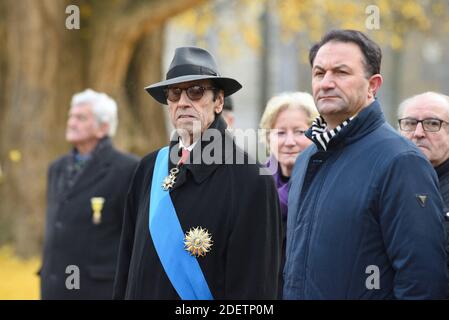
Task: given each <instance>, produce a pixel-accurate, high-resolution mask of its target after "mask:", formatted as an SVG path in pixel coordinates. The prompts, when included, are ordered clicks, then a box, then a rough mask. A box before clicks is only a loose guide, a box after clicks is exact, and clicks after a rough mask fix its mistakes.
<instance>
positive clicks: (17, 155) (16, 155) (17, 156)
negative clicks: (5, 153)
mask: <svg viewBox="0 0 449 320" xmlns="http://www.w3.org/2000/svg"><path fill="white" fill-rule="evenodd" d="M9 160H11V161H12V162H19V161H20V160H22V153H21V152H20V151H19V150H17V149H14V150H10V151H9Z"/></svg>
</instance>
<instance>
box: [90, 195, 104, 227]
mask: <svg viewBox="0 0 449 320" xmlns="http://www.w3.org/2000/svg"><path fill="white" fill-rule="evenodd" d="M90 204H91V206H92V211H93V213H92V222H93V223H94V224H99V223H100V222H101V210H103V204H104V198H103V197H93V198H91V199H90Z"/></svg>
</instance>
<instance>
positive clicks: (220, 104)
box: [214, 90, 224, 114]
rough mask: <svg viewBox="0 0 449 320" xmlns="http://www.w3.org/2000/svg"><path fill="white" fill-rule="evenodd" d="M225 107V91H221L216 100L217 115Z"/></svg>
mask: <svg viewBox="0 0 449 320" xmlns="http://www.w3.org/2000/svg"><path fill="white" fill-rule="evenodd" d="M223 105H224V91H223V90H220V92H219V93H218V95H217V98H216V99H215V105H214V111H215V113H216V114H218V113H220V112H221V111H222V110H223Z"/></svg>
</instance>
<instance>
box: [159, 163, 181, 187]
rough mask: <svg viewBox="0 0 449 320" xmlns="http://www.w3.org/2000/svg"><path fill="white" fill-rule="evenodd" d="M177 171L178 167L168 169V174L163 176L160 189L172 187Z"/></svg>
mask: <svg viewBox="0 0 449 320" xmlns="http://www.w3.org/2000/svg"><path fill="white" fill-rule="evenodd" d="M178 172H179V169H178V168H172V169H171V170H170V174H169V175H168V176H166V177H165V179H164V182H163V183H162V189H163V190H164V191H168V190H170V189H171V188H173V186H174V185H175V183H176V175H177V174H178Z"/></svg>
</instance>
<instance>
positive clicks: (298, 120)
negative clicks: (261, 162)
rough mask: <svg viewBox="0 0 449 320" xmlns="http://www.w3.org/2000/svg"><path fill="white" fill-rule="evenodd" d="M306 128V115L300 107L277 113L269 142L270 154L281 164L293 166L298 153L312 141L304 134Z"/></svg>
mask: <svg viewBox="0 0 449 320" xmlns="http://www.w3.org/2000/svg"><path fill="white" fill-rule="evenodd" d="M308 128H309V126H308V124H307V115H306V113H305V112H304V111H302V110H300V109H297V108H287V109H285V110H282V111H281V112H280V113H279V114H278V116H277V118H276V121H275V123H274V125H273V128H272V130H271V131H270V135H269V142H270V151H271V154H273V155H274V156H275V157H276V159H277V160H278V162H279V163H280V164H281V166H285V167H290V168H291V167H293V165H294V164H295V160H296V157H298V155H299V153H301V152H302V151H303V150H304V149H305V148H307V147H308V146H309V145H310V144H311V143H312V141H310V140H309V139H308V138H307V137H306V136H305V135H304V132H305V131H306V130H307V129H308Z"/></svg>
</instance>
